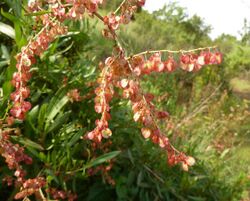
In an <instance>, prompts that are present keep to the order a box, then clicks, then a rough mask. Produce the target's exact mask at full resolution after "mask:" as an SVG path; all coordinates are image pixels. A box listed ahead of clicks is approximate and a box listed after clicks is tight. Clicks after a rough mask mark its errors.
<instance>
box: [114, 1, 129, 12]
mask: <svg viewBox="0 0 250 201" xmlns="http://www.w3.org/2000/svg"><path fill="white" fill-rule="evenodd" d="M126 1H127V0H123V1H122V3H121V4H120V5H119V6H118V8H117V9H116V10H115V12H114V13H115V14H116V13H118V12H119V10H120V9H121V8H122V6H123V5H124V4H125V3H126Z"/></svg>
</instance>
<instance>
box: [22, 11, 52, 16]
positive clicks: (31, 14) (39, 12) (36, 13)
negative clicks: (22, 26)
mask: <svg viewBox="0 0 250 201" xmlns="http://www.w3.org/2000/svg"><path fill="white" fill-rule="evenodd" d="M48 13H51V11H50V10H43V11H38V12H35V13H25V15H26V16H39V15H44V14H48Z"/></svg>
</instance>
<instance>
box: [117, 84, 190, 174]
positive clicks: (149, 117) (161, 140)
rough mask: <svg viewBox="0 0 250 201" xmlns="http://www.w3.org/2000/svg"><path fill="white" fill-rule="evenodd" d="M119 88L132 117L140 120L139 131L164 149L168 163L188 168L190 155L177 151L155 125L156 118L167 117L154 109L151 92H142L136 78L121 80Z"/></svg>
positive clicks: (164, 113) (166, 113)
mask: <svg viewBox="0 0 250 201" xmlns="http://www.w3.org/2000/svg"><path fill="white" fill-rule="evenodd" d="M120 86H121V88H122V89H123V96H124V98H127V99H129V100H130V102H131V105H132V111H133V114H134V115H133V119H134V121H135V122H140V123H141V124H142V125H143V127H142V128H141V133H142V135H143V137H144V138H145V139H150V140H151V141H152V142H153V143H155V144H158V145H159V147H161V148H162V149H164V150H166V152H167V155H168V162H169V164H170V165H174V164H177V163H181V164H182V167H184V166H185V168H183V169H184V170H188V166H191V165H193V164H192V163H189V162H188V160H189V159H190V158H192V157H188V156H186V155H185V154H184V153H180V152H179V151H177V150H176V149H175V148H174V147H173V146H172V145H171V143H170V142H169V139H168V138H167V137H166V136H165V135H164V134H163V133H162V132H161V130H160V129H159V127H158V125H157V122H156V121H157V119H164V118H168V117H169V114H168V112H166V111H158V110H156V109H155V106H154V104H153V103H152V100H153V98H154V96H153V95H152V94H145V95H144V94H143V92H142V90H141V87H140V84H139V81H137V80H124V79H123V80H121V85H120Z"/></svg>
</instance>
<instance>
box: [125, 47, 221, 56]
mask: <svg viewBox="0 0 250 201" xmlns="http://www.w3.org/2000/svg"><path fill="white" fill-rule="evenodd" d="M215 48H217V46H211V47H200V48H196V49H190V50H166V49H163V50H151V51H144V52H140V53H138V54H134V55H133V56H131V57H136V56H141V55H146V54H154V53H159V52H168V53H173V54H179V53H190V52H196V51H202V50H207V49H209V50H210V49H215ZM131 57H130V58H131Z"/></svg>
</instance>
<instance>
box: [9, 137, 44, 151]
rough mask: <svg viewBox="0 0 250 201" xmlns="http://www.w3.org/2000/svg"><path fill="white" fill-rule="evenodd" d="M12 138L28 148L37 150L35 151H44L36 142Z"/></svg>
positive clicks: (22, 138)
mask: <svg viewBox="0 0 250 201" xmlns="http://www.w3.org/2000/svg"><path fill="white" fill-rule="evenodd" d="M11 137H12V138H13V139H14V140H16V141H18V142H20V143H21V144H23V145H25V146H28V147H31V148H35V149H38V150H40V151H42V150H44V148H43V147H42V146H41V145H40V144H37V143H36V142H33V141H31V140H30V139H28V138H24V137H23V136H22V137H17V136H11Z"/></svg>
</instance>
